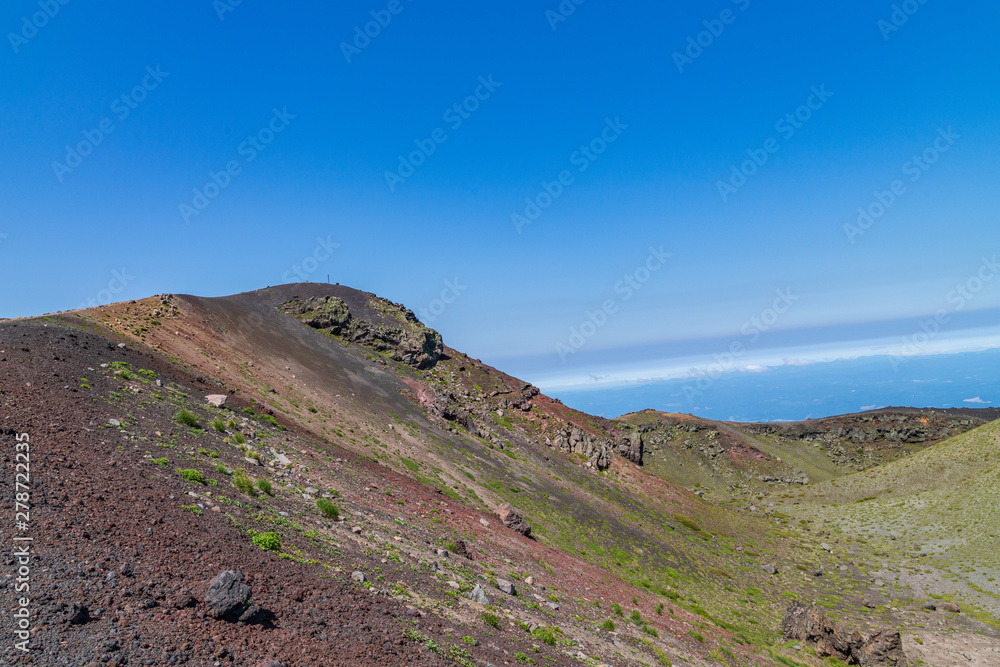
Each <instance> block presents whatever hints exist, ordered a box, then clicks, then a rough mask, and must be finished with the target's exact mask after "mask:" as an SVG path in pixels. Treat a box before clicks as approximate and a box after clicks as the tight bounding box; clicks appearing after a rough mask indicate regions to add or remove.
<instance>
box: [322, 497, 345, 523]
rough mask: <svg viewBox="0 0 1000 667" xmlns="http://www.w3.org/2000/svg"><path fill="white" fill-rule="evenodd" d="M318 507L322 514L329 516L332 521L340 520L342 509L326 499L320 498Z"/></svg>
mask: <svg viewBox="0 0 1000 667" xmlns="http://www.w3.org/2000/svg"><path fill="white" fill-rule="evenodd" d="M316 507H318V508H319V511H320V512H322V513H323V514H325V515H327V516H328V517H330V518H331V519H334V520H337V519H339V518H340V508H339V507H337V506H336V505H334V504H333V503H332V502H330V501H329V500H328V499H326V498H320V499H319V500H317V501H316Z"/></svg>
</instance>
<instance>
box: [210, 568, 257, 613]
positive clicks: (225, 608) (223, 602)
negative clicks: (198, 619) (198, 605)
mask: <svg viewBox="0 0 1000 667" xmlns="http://www.w3.org/2000/svg"><path fill="white" fill-rule="evenodd" d="M252 592H253V591H252V590H251V588H250V587H249V586H247V585H246V584H244V583H243V573H242V572H241V571H239V570H225V571H223V572H220V573H219V574H217V575H216V576H215V578H214V579H212V583H211V584H210V585H209V587H208V593H206V594H205V605H206V606H207V607H208V610H209V613H210V614H211V615H212V617H213V618H223V617H224V616H228V615H229V614H231V613H233V612H234V611H236V610H238V609H240V608H241V607H243V605H244V604H246V602H247V600H249V599H250V595H251V593H252Z"/></svg>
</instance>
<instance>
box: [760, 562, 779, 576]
mask: <svg viewBox="0 0 1000 667" xmlns="http://www.w3.org/2000/svg"><path fill="white" fill-rule="evenodd" d="M760 569H762V570H764V572H766V573H768V574H778V566H777V565H775V564H774V563H764V564H763V565H761V566H760Z"/></svg>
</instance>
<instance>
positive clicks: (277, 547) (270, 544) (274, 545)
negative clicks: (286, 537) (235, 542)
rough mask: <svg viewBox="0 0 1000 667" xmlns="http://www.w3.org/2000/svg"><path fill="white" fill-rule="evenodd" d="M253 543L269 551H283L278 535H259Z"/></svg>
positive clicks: (254, 537) (254, 538)
mask: <svg viewBox="0 0 1000 667" xmlns="http://www.w3.org/2000/svg"><path fill="white" fill-rule="evenodd" d="M253 543H254V544H255V545H256V546H258V547H260V548H261V549H265V550H267V551H281V538H280V537H278V534H277V533H259V534H257V535H254V536H253Z"/></svg>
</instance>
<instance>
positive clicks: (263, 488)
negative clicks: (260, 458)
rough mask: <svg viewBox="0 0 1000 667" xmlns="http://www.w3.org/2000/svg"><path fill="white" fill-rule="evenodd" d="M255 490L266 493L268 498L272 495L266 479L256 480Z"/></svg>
mask: <svg viewBox="0 0 1000 667" xmlns="http://www.w3.org/2000/svg"><path fill="white" fill-rule="evenodd" d="M257 488H258V489H260V490H261V491H263V492H264V493H266V494H267V495H269V496H273V495H274V491H272V490H271V482H270V481H269V480H266V479H258V480H257Z"/></svg>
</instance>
